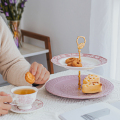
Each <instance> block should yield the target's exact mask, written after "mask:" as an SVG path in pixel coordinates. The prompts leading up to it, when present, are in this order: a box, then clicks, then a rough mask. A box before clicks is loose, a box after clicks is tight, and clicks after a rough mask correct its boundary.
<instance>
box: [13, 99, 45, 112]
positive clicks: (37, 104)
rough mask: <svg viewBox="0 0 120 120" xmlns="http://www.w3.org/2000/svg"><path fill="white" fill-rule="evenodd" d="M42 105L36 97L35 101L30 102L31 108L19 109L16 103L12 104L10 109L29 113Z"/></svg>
mask: <svg viewBox="0 0 120 120" xmlns="http://www.w3.org/2000/svg"><path fill="white" fill-rule="evenodd" d="M42 106H43V102H42V101H40V100H38V99H36V100H35V102H34V103H33V104H32V108H31V109H28V110H21V109H19V108H18V107H17V106H16V105H12V108H11V111H12V112H15V113H31V112H35V111H36V110H38V109H40V108H41V107H42Z"/></svg>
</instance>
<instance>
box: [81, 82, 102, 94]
mask: <svg viewBox="0 0 120 120" xmlns="http://www.w3.org/2000/svg"><path fill="white" fill-rule="evenodd" d="M101 91H102V84H101V83H98V82H90V83H87V84H83V85H82V92H83V93H97V92H101Z"/></svg>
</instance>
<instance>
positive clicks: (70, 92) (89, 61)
mask: <svg viewBox="0 0 120 120" xmlns="http://www.w3.org/2000/svg"><path fill="white" fill-rule="evenodd" d="M72 57H75V58H79V57H81V61H82V67H72V66H67V64H66V63H65V60H66V59H68V58H72ZM51 62H52V63H54V64H55V65H58V66H61V67H64V68H66V69H69V70H77V71H78V73H79V75H68V76H62V77H58V78H54V79H52V80H50V81H48V82H47V83H46V85H45V88H46V90H47V91H48V92H49V93H51V94H53V95H57V96H60V97H65V98H72V99H90V98H98V97H102V96H106V95H108V94H109V93H110V92H111V91H112V90H113V88H114V86H113V84H112V83H111V82H110V81H108V80H107V79H104V78H100V81H101V83H102V92H99V93H94V94H84V93H82V91H81V89H78V88H80V85H82V81H83V79H84V78H85V77H86V75H80V71H81V70H90V69H94V68H96V67H99V66H102V65H104V64H106V63H107V59H106V58H104V57H102V56H98V55H93V54H83V53H80V54H79V53H71V54H61V55H58V56H54V57H53V58H52V59H51ZM79 76H80V79H81V81H79Z"/></svg>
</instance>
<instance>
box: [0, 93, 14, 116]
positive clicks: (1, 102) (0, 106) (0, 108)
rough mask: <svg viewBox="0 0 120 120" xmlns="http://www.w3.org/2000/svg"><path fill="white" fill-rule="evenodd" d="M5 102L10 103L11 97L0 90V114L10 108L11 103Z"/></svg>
mask: <svg viewBox="0 0 120 120" xmlns="http://www.w3.org/2000/svg"><path fill="white" fill-rule="evenodd" d="M6 102H8V103H11V102H12V97H11V96H10V95H9V94H6V93H4V92H0V116H1V115H4V114H7V113H8V110H10V109H11V105H10V104H5V103H6Z"/></svg>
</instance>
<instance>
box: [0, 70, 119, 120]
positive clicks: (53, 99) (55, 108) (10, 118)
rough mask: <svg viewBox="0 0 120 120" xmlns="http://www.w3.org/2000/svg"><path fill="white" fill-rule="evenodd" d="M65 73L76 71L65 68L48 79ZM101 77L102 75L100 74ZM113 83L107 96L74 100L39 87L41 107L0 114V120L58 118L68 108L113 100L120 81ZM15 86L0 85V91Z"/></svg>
mask: <svg viewBox="0 0 120 120" xmlns="http://www.w3.org/2000/svg"><path fill="white" fill-rule="evenodd" d="M90 73H91V72H89V71H81V74H85V75H88V74H90ZM66 75H78V71H72V70H67V71H63V72H59V73H55V74H51V75H50V80H51V79H53V78H56V77H60V76H66ZM101 77H102V76H101ZM108 80H109V81H111V82H112V83H113V85H114V90H113V91H112V92H111V93H110V94H109V95H107V96H104V97H101V98H97V99H88V100H75V99H68V98H62V97H58V96H55V95H52V94H50V93H48V92H47V91H46V90H45V86H43V87H42V88H39V91H38V94H37V99H40V100H41V101H42V102H43V107H42V108H41V109H39V110H37V111H36V112H33V113H27V114H17V113H13V112H11V111H10V112H9V113H8V114H7V115H4V116H1V117H0V120H60V119H59V118H58V115H60V114H61V113H64V112H67V111H69V110H73V109H76V108H80V107H83V106H85V105H89V104H92V103H98V102H107V103H110V102H114V101H118V100H119V99H120V87H119V86H120V81H116V80H110V79H108ZM13 87H15V86H13V85H8V86H4V87H0V91H5V92H6V93H9V94H11V93H10V90H11V89H12V88H13Z"/></svg>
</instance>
